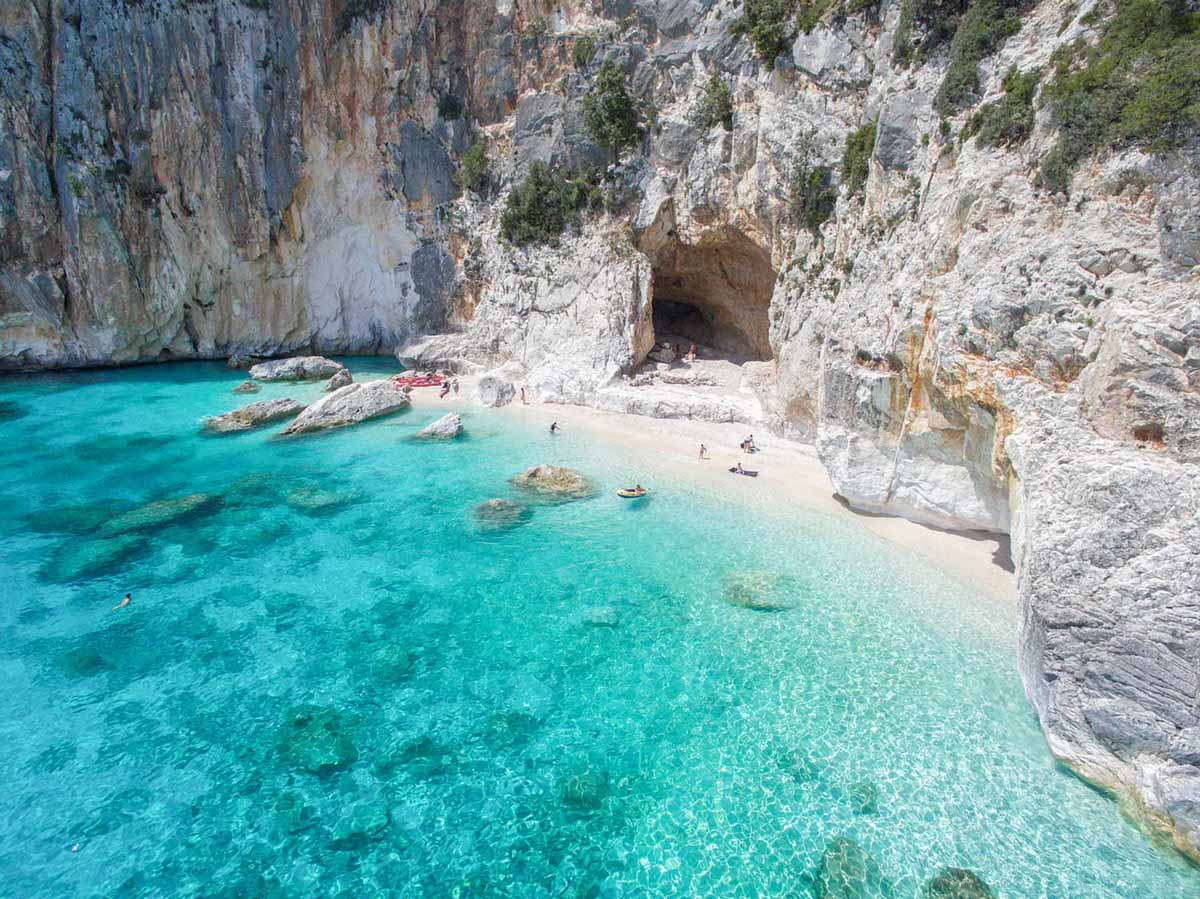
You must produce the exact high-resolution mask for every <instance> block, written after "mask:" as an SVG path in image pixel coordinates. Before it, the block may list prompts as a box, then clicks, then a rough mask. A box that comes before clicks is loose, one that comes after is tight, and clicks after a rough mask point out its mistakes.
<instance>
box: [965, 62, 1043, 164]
mask: <svg viewBox="0 0 1200 899" xmlns="http://www.w3.org/2000/svg"><path fill="white" fill-rule="evenodd" d="M1039 77H1040V70H1036V69H1035V70H1034V71H1032V72H1028V73H1026V74H1021V73H1020V72H1018V71H1017V70H1016V69H1015V68H1012V69H1009V70H1008V74H1006V75H1005V76H1004V96H1003V97H1001V98H1000V99H999V100H996V101H994V102H992V103H988V104H987V105H986V106H984V107H982V108H981V109H980V110H979V111H978V112H976V113H975V114H974V115H972V116H971V118H969V119H968V120H967V124H966V127H965V128H964V129H963V139H964V140H965V139H967V138H969V137H972V136H977V137H978V139H979V142H980V143H981V144H983V145H984V146H988V147H1016V146H1019V145H1021V144H1023V143H1025V141H1026V140H1028V139H1029V135H1030V133H1031V132H1032V131H1033V97H1034V95H1035V94H1036V93H1037V87H1038V79H1039Z"/></svg>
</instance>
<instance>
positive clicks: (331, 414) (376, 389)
mask: <svg viewBox="0 0 1200 899" xmlns="http://www.w3.org/2000/svg"><path fill="white" fill-rule="evenodd" d="M409 405H410V401H409V398H408V394H406V393H405V392H404V391H403V390H400V389H399V388H398V387H397V386H396V384H395V382H393V381H391V380H388V379H383V380H379V381H366V382H364V383H361V384H357V383H356V384H347V385H346V386H345V387H342V388H340V389H338V390H335V391H334V392H333V393H331V394H329V395H328V396H324V397H321V399H319V400H317V401H316V402H315V403H313V404H312V405H311V406H309V407H308V408H307V409H305V410H304V411H303V412H301V413H300V415H299V417H298V418H297V419H296V420H295V421H293V422H292V423H291V424H290V425H288V426H287V427H286V428H284V430H283V433H284V434H285V435H292V434H307V433H311V432H312V431H325V430H329V429H330V428H344V427H347V426H348V425H354V424H358V423H359V422H362V421H367V420H369V419H372V418H381V417H382V416H385V415H391V414H393V413H395V412H399V411H400V410H402V409H407V408H408V406H409Z"/></svg>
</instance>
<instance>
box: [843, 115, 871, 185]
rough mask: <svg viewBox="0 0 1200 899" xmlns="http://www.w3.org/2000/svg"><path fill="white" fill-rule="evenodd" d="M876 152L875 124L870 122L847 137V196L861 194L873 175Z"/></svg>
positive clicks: (845, 156) (845, 183) (845, 173)
mask: <svg viewBox="0 0 1200 899" xmlns="http://www.w3.org/2000/svg"><path fill="white" fill-rule="evenodd" d="M874 152H875V123H874V122H868V123H867V124H865V125H863V126H862V127H861V128H859V129H858V130H856V131H851V132H850V134H849V135H848V136H847V137H846V151H845V153H843V154H842V183H843V184H844V185H846V196H848V197H853V196H856V195H857V194H859V193H860V192H861V191H862V189H863V186H864V185H865V184H866V183H867V176H868V175H869V174H870V173H871V154H872V153H874Z"/></svg>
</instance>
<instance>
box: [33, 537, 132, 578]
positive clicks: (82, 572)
mask: <svg viewBox="0 0 1200 899" xmlns="http://www.w3.org/2000/svg"><path fill="white" fill-rule="evenodd" d="M149 546H150V544H149V541H148V540H146V538H145V537H139V536H134V535H125V536H120V537H104V538H100V539H98V540H84V541H82V542H80V541H71V542H70V543H67V544H64V545H63V546H62V547H61V548H60V549H59V551H58V552H57V553H55V555H54V558H53V559H52V560H51V561H50V562H49V563H48V564H47V565H46V566H45V567H44V568H43V569H42V576H43V577H44V578H45V579H46V580H49V581H57V582H60V583H67V582H70V581H78V580H86V579H88V578H95V577H100V576H101V575H104V574H109V573H111V572H113V571H116V570H118V569H119V568H121V567H122V566H124V565H125V564H126V563H127V562H129V561H130V560H131V559H133V558H135V557H137V556H139V555H141V554H142V553H144V552H145V551H146V550H147V549H148V548H149Z"/></svg>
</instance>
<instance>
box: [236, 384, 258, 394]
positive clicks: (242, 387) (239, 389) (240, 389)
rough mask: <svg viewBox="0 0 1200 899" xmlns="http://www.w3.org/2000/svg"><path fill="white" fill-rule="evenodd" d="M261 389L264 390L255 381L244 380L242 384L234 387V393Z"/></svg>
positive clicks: (253, 391)
mask: <svg viewBox="0 0 1200 899" xmlns="http://www.w3.org/2000/svg"><path fill="white" fill-rule="evenodd" d="M260 390H262V388H261V387H259V386H258V385H257V384H255V383H254V382H253V381H242V383H241V384H238V386H237V387H235V388H233V392H234V393H258V392H259V391H260Z"/></svg>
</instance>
